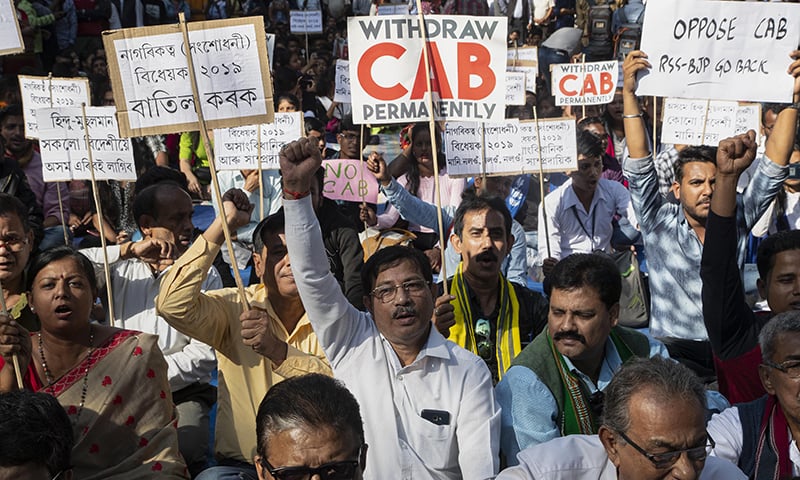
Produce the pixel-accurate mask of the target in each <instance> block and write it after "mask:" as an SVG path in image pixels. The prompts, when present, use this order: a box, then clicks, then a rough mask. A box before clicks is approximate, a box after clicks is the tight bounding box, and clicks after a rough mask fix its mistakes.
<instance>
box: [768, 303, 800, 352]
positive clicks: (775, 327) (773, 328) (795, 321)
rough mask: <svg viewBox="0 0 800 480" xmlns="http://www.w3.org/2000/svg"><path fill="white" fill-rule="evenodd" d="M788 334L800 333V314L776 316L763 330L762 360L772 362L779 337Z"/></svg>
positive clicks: (789, 312) (792, 312)
mask: <svg viewBox="0 0 800 480" xmlns="http://www.w3.org/2000/svg"><path fill="white" fill-rule="evenodd" d="M786 332H798V333H800V312H796V311H788V312H783V313H781V314H778V315H775V316H774V317H772V319H771V320H770V321H769V322H767V323H766V325H764V327H762V328H761V333H759V334H758V344H759V346H760V347H761V358H762V359H763V360H764V361H765V362H769V361H771V360H772V356H773V355H775V343H776V342H777V340H778V336H779V335H781V334H782V333H786Z"/></svg>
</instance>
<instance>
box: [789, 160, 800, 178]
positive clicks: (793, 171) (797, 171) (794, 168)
mask: <svg viewBox="0 0 800 480" xmlns="http://www.w3.org/2000/svg"><path fill="white" fill-rule="evenodd" d="M789 178H791V179H792V180H799V179H800V163H790V164H789Z"/></svg>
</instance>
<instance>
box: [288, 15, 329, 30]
mask: <svg viewBox="0 0 800 480" xmlns="http://www.w3.org/2000/svg"><path fill="white" fill-rule="evenodd" d="M289 30H291V32H292V33H322V11H321V10H292V11H290V12H289Z"/></svg>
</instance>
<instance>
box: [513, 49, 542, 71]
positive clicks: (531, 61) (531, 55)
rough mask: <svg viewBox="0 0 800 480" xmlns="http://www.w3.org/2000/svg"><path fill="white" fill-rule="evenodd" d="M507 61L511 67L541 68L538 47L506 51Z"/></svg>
mask: <svg viewBox="0 0 800 480" xmlns="http://www.w3.org/2000/svg"><path fill="white" fill-rule="evenodd" d="M506 60H507V64H508V66H509V67H516V66H529V67H530V66H532V67H536V68H539V48H538V47H514V48H509V49H508V50H506Z"/></svg>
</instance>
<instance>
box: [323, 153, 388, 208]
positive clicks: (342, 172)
mask: <svg viewBox="0 0 800 480" xmlns="http://www.w3.org/2000/svg"><path fill="white" fill-rule="evenodd" d="M322 166H323V167H325V180H324V182H323V184H322V194H323V195H324V196H325V197H327V198H330V199H332V200H345V201H349V202H367V203H377V201H378V191H379V186H378V180H376V179H375V176H374V175H372V174H371V173H370V172H368V171H365V169H366V166H365V165H364V164H363V162H362V161H361V160H345V159H339V160H323V161H322Z"/></svg>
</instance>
